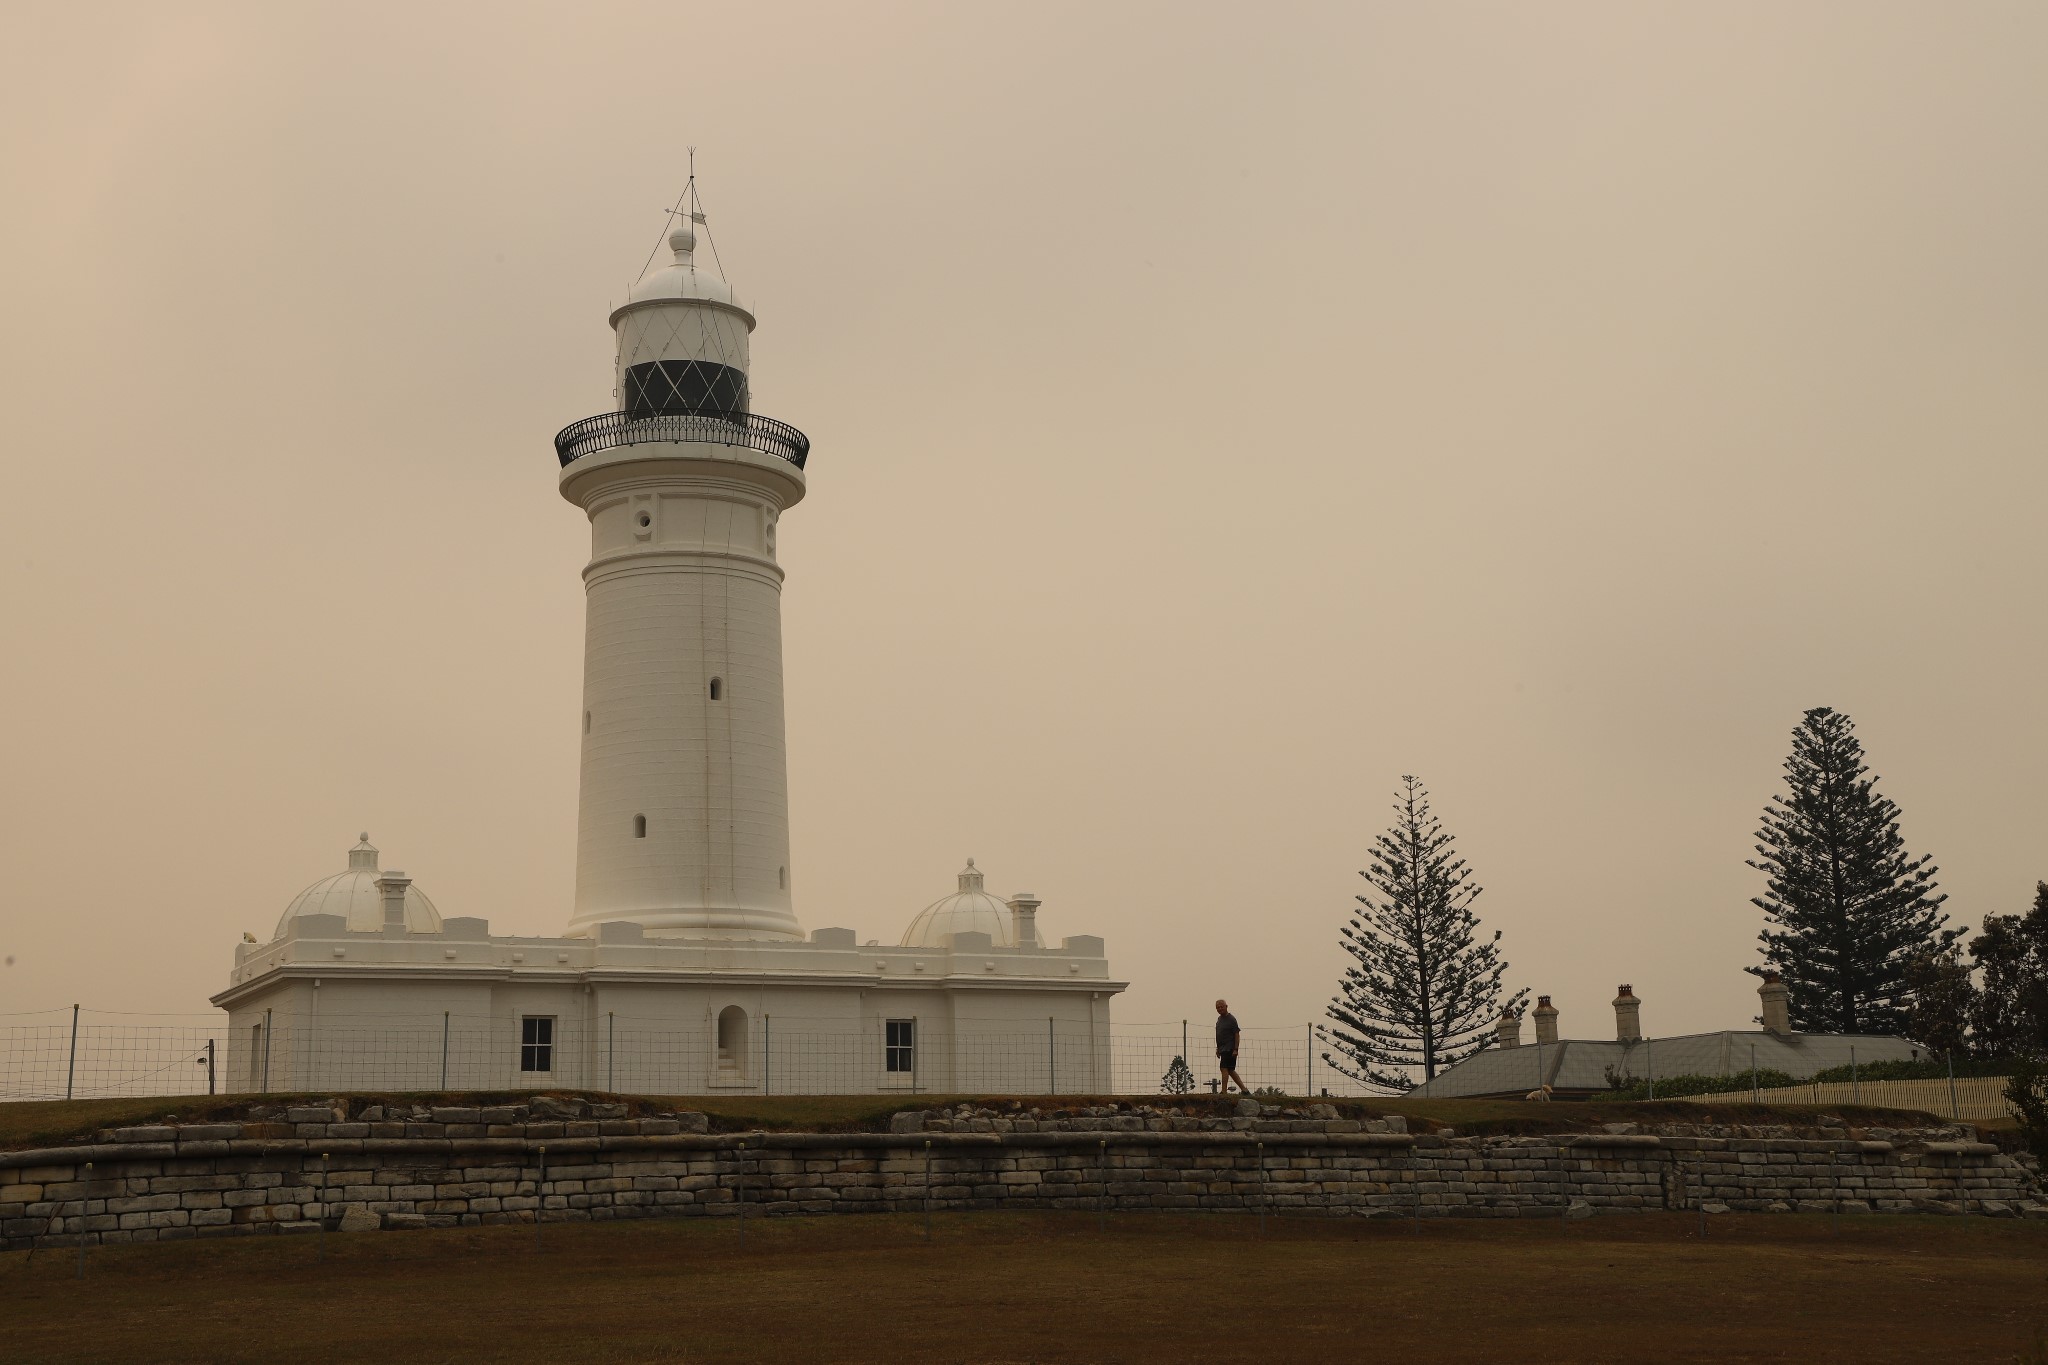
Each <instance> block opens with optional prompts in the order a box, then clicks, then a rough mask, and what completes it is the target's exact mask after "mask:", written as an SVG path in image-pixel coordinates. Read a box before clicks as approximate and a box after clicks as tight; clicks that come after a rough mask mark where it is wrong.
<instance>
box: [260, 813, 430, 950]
mask: <svg viewBox="0 0 2048 1365" xmlns="http://www.w3.org/2000/svg"><path fill="white" fill-rule="evenodd" d="M384 875H385V874H384V873H383V872H381V871H379V870H378V867H377V850H376V848H375V847H374V846H373V845H372V844H371V843H370V836H369V835H368V834H364V835H363V836H362V839H361V841H360V842H358V843H357V844H356V846H355V847H354V848H352V849H350V850H349V851H348V870H347V871H345V872H337V873H335V874H334V875H333V876H331V877H323V878H321V879H320V880H319V881H317V882H314V883H313V884H312V885H311V886H309V887H307V888H306V889H305V890H304V891H301V892H300V893H299V894H298V895H296V896H294V897H293V898H292V903H291V904H290V905H288V906H286V907H285V911H284V915H283V917H282V918H281V919H279V920H278V922H277V932H276V933H275V934H272V935H271V937H272V938H283V937H284V936H285V931H286V930H288V929H289V928H290V927H291V922H292V921H293V920H295V919H298V918H300V917H301V916H303V915H339V916H341V917H342V919H343V920H344V921H346V923H347V925H348V931H349V932H350V933H352V934H370V933H375V932H376V931H377V930H379V929H382V928H384V927H385V913H384V893H383V891H381V890H379V889H378V886H377V882H378V880H379V879H380V878H382V877H383V876H384ZM390 875H391V877H392V879H393V880H394V881H396V880H398V879H401V878H404V876H405V874H404V873H402V872H393V873H391V874H390ZM396 894H397V891H396V887H395V886H394V888H393V895H394V896H395V895H396ZM395 903H396V902H395V901H394V904H395ZM404 905H405V931H406V932H407V933H409V934H438V933H440V932H441V912H440V911H439V910H436V909H435V908H434V903H433V902H432V901H430V900H428V899H427V894H426V892H424V891H422V890H420V889H419V888H418V887H416V886H413V885H410V884H409V883H408V884H407V885H406V887H405V901H404Z"/></svg>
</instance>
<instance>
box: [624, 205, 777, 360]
mask: <svg viewBox="0 0 2048 1365" xmlns="http://www.w3.org/2000/svg"><path fill="white" fill-rule="evenodd" d="M691 218H692V219H695V220H696V221H697V222H701V221H702V215H699V214H692V215H691ZM668 245H669V249H670V250H671V251H673V252H674V253H675V259H674V260H673V261H671V262H669V263H668V264H666V265H661V266H657V267H655V268H654V269H653V270H650V271H648V272H647V273H646V274H645V275H643V276H641V278H640V282H639V283H638V284H636V285H634V286H633V287H632V289H631V290H629V291H628V292H627V294H626V302H627V304H629V305H630V304H635V303H646V302H648V301H649V300H651V299H694V300H700V301H702V302H705V303H722V304H724V305H726V306H727V307H729V308H733V309H736V310H738V311H739V312H741V313H743V314H744V313H747V310H746V308H745V307H744V306H742V305H741V303H740V300H739V295H737V294H735V293H734V292H733V288H732V286H731V285H729V284H727V283H726V282H725V281H724V280H722V279H720V278H719V277H718V272H717V271H715V270H713V269H711V268H709V267H707V266H700V265H698V264H697V231H696V227H695V225H694V223H692V222H689V221H686V222H684V223H683V224H682V225H681V226H679V227H677V228H676V230H675V231H674V232H671V233H670V234H669V235H668ZM614 316H616V314H614ZM753 326H754V319H753V316H752V315H751V314H747V329H748V330H749V331H751V330H753Z"/></svg>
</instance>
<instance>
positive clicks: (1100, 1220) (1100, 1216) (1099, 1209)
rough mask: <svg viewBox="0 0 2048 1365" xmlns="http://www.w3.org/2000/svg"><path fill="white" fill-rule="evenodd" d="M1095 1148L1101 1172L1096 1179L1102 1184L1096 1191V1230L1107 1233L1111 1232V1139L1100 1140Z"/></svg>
mask: <svg viewBox="0 0 2048 1365" xmlns="http://www.w3.org/2000/svg"><path fill="white" fill-rule="evenodd" d="M1095 1147H1096V1158H1095V1160H1096V1166H1097V1170H1098V1172H1099V1173H1098V1175H1097V1177H1096V1178H1097V1179H1099V1180H1100V1181H1101V1182H1102V1183H1101V1184H1100V1185H1099V1186H1097V1187H1096V1190H1095V1230H1096V1231H1097V1232H1107V1231H1108V1230H1109V1215H1108V1212H1107V1209H1108V1207H1109V1139H1108V1138H1102V1139H1100V1140H1099V1141H1097V1143H1096V1144H1095Z"/></svg>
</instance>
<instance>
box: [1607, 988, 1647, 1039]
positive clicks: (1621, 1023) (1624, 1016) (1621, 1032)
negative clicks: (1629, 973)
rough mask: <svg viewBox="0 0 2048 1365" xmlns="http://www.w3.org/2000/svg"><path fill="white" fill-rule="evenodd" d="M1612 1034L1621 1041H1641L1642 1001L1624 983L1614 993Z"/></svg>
mask: <svg viewBox="0 0 2048 1365" xmlns="http://www.w3.org/2000/svg"><path fill="white" fill-rule="evenodd" d="M1614 1036H1615V1039H1616V1040H1617V1041H1619V1042H1623V1043H1640V1042H1642V1041H1643V1002H1642V1001H1640V1000H1638V999H1636V993H1635V992H1634V991H1632V990H1630V989H1629V988H1628V986H1627V985H1626V984H1624V985H1623V986H1622V987H1621V989H1620V990H1618V991H1616V992H1615V993H1614Z"/></svg>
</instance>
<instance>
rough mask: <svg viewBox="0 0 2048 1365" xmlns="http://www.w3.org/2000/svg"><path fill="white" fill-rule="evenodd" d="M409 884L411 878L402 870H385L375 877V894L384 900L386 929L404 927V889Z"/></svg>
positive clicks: (410, 883)
mask: <svg viewBox="0 0 2048 1365" xmlns="http://www.w3.org/2000/svg"><path fill="white" fill-rule="evenodd" d="M411 885H412V878H410V877H408V876H406V875H405V874H404V873H403V872H398V871H391V872H386V873H383V874H382V875H380V876H379V877H378V878H377V894H378V895H379V896H381V897H382V898H383V900H384V927H385V928H386V929H403V928H404V927H405V889H406V888H407V887H409V886H411Z"/></svg>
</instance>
